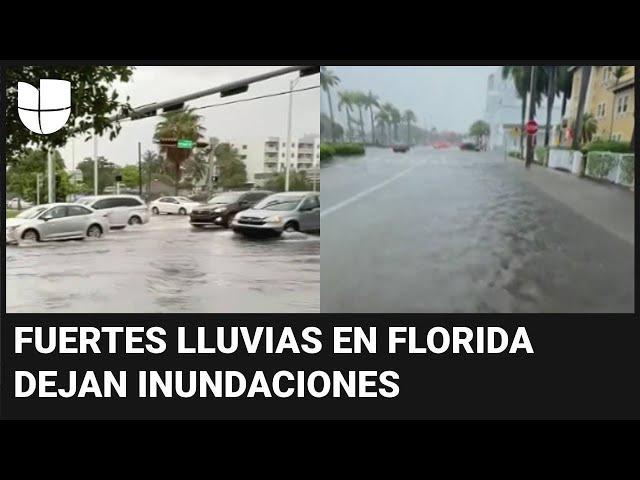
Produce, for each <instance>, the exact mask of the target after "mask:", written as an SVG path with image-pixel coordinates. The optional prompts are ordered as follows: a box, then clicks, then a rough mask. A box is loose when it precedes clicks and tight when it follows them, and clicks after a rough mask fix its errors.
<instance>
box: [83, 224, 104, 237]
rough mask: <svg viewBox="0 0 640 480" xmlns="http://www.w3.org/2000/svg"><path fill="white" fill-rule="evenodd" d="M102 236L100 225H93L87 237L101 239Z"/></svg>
mask: <svg viewBox="0 0 640 480" xmlns="http://www.w3.org/2000/svg"><path fill="white" fill-rule="evenodd" d="M101 236H102V227H100V225H91V226H90V227H89V228H88V229H87V237H89V238H100V237H101Z"/></svg>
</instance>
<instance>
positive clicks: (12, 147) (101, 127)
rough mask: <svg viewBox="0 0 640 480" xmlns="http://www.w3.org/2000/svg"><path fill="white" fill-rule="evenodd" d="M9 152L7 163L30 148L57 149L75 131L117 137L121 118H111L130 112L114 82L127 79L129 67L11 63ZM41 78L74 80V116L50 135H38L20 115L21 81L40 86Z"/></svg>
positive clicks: (7, 149) (7, 112) (7, 124)
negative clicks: (114, 87) (27, 126)
mask: <svg viewBox="0 0 640 480" xmlns="http://www.w3.org/2000/svg"><path fill="white" fill-rule="evenodd" d="M5 72H6V77H5V79H6V82H7V91H6V93H7V102H6V112H5V119H6V126H7V139H6V155H7V157H6V158H7V163H9V164H10V163H13V162H15V161H16V160H17V159H18V157H19V156H20V154H21V153H24V152H25V151H27V149H28V148H29V147H36V148H37V149H40V148H43V149H56V148H60V147H63V146H64V145H65V144H66V143H67V141H68V140H69V139H70V138H71V137H73V136H74V134H77V133H82V134H83V135H85V137H86V139H89V138H91V136H92V135H93V134H94V133H93V132H94V131H95V133H96V134H97V135H106V134H108V135H109V138H110V139H114V138H115V137H116V136H117V135H118V133H119V132H120V124H119V122H118V121H112V120H110V117H111V116H112V115H114V114H116V113H127V112H129V111H130V106H129V105H128V103H126V102H128V98H127V99H126V101H125V102H124V103H123V102H121V101H120V98H119V96H118V93H117V92H116V91H115V90H113V84H114V83H115V82H128V81H129V79H130V78H131V75H132V73H133V68H132V67H127V66H81V67H70V66H62V65H61V66H12V67H7V68H6V69H5ZM41 78H56V79H60V80H67V81H69V82H71V115H70V117H69V120H68V121H67V123H66V125H65V126H64V127H63V128H61V129H60V130H58V131H57V132H55V133H52V134H50V135H39V134H37V133H33V132H32V131H31V130H29V129H28V128H26V127H25V126H24V125H23V124H22V121H21V120H20V118H19V116H18V82H27V83H29V84H31V85H33V86H35V87H38V86H39V81H40V79H41Z"/></svg>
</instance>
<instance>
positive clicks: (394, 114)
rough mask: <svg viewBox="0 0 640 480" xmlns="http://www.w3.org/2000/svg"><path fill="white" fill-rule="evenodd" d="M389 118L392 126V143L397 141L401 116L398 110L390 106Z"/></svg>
mask: <svg viewBox="0 0 640 480" xmlns="http://www.w3.org/2000/svg"><path fill="white" fill-rule="evenodd" d="M389 117H390V119H391V123H392V124H393V142H396V141H397V140H398V127H399V126H400V122H402V114H401V113H400V110H398V109H397V108H396V107H393V106H392V107H391V109H390V111H389Z"/></svg>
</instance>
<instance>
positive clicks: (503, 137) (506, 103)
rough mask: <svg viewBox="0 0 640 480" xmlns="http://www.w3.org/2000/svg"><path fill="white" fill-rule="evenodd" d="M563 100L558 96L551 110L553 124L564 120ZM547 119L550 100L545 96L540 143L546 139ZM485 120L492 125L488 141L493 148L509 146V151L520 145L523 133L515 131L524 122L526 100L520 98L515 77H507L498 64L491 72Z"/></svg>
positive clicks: (540, 112)
mask: <svg viewBox="0 0 640 480" xmlns="http://www.w3.org/2000/svg"><path fill="white" fill-rule="evenodd" d="M560 103H561V102H560V99H559V98H558V97H557V98H556V101H555V102H554V106H553V111H552V113H551V124H552V125H557V124H559V123H560V112H561V105H560ZM546 119H547V101H546V97H543V100H542V103H541V104H540V107H539V108H538V109H537V112H536V122H538V125H539V126H540V128H539V131H538V138H537V144H538V145H541V144H542V143H543V142H544V130H545V125H546ZM485 121H486V122H487V123H488V124H489V126H490V128H491V133H490V135H489V143H488V148H489V149H490V150H494V149H496V148H497V149H503V148H505V147H506V149H507V151H511V150H518V149H519V148H520V136H519V135H514V134H512V132H513V130H514V129H515V128H518V129H519V128H521V125H522V123H521V122H522V100H521V99H520V98H519V97H518V93H517V92H516V89H515V86H514V85H513V79H511V78H508V79H506V80H505V79H503V78H502V67H498V68H497V69H496V71H495V72H494V73H492V74H491V75H489V79H488V85H487V106H486V110H485Z"/></svg>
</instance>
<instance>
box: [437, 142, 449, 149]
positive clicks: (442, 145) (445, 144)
mask: <svg viewBox="0 0 640 480" xmlns="http://www.w3.org/2000/svg"><path fill="white" fill-rule="evenodd" d="M433 148H437V149H442V148H451V144H450V143H449V142H435V143H434V144H433Z"/></svg>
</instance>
